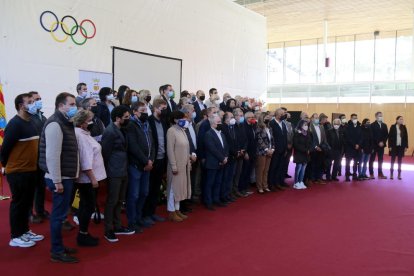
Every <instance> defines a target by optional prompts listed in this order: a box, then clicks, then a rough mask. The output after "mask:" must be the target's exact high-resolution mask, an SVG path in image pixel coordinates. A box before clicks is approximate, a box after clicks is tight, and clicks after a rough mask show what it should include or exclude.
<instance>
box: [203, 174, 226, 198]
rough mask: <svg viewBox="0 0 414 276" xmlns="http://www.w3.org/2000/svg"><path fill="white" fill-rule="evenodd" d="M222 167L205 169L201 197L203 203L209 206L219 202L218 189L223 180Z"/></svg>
mask: <svg viewBox="0 0 414 276" xmlns="http://www.w3.org/2000/svg"><path fill="white" fill-rule="evenodd" d="M223 171H224V170H223V168H220V169H216V170H212V169H206V170H205V173H206V174H205V177H206V181H205V182H204V187H203V188H204V189H203V197H204V204H206V205H207V206H211V205H212V204H213V203H218V202H220V189H221V184H222V181H223Z"/></svg>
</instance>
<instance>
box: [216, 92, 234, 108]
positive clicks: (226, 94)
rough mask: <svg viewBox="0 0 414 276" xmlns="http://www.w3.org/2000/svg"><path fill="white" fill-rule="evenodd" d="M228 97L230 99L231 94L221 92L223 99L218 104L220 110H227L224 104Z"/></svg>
mask: <svg viewBox="0 0 414 276" xmlns="http://www.w3.org/2000/svg"><path fill="white" fill-rule="evenodd" d="M229 99H231V96H230V94H229V93H227V92H226V93H224V94H223V101H222V102H221V103H220V105H219V107H220V110H222V111H224V112H226V111H228V110H227V107H226V104H227V101H228V100H229Z"/></svg>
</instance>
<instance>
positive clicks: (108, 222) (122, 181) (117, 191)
mask: <svg viewBox="0 0 414 276" xmlns="http://www.w3.org/2000/svg"><path fill="white" fill-rule="evenodd" d="M127 186H128V177H127V176H125V177H109V178H108V194H107V198H106V204H105V216H104V217H105V219H104V220H105V232H109V231H112V230H114V228H115V229H119V228H121V207H122V202H123V201H124V200H125V194H126V189H127Z"/></svg>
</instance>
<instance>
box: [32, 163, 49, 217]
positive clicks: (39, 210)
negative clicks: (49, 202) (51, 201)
mask: <svg viewBox="0 0 414 276" xmlns="http://www.w3.org/2000/svg"><path fill="white" fill-rule="evenodd" d="M45 190H46V184H45V173H44V172H43V171H42V170H38V171H37V172H36V181H35V191H34V209H35V212H36V215H43V214H44V213H45ZM31 209H33V208H31ZM31 211H32V210H31Z"/></svg>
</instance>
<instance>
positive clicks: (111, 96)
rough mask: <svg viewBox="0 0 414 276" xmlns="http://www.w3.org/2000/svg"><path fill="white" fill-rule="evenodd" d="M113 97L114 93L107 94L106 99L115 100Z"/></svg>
mask: <svg viewBox="0 0 414 276" xmlns="http://www.w3.org/2000/svg"><path fill="white" fill-rule="evenodd" d="M113 99H114V95H113V94H111V95H108V96H106V100H108V101H110V100H113Z"/></svg>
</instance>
